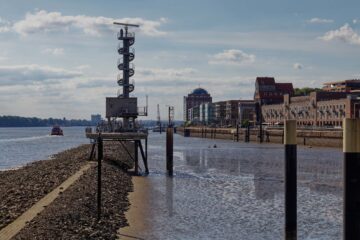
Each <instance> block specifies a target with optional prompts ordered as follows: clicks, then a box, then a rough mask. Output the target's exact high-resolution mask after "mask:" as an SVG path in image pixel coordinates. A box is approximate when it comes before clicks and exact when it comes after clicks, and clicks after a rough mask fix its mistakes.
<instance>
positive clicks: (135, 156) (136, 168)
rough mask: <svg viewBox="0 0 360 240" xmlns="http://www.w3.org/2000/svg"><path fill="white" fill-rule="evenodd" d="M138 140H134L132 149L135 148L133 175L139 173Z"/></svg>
mask: <svg viewBox="0 0 360 240" xmlns="http://www.w3.org/2000/svg"><path fill="white" fill-rule="evenodd" d="M138 145H139V143H138V140H135V141H134V148H135V149H134V150H135V155H134V158H135V175H139V154H138Z"/></svg>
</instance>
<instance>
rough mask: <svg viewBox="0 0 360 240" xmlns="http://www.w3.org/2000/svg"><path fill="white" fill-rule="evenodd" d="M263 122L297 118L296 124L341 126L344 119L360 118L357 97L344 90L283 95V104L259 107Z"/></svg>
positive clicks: (359, 101)
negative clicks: (302, 94) (307, 94)
mask: <svg viewBox="0 0 360 240" xmlns="http://www.w3.org/2000/svg"><path fill="white" fill-rule="evenodd" d="M261 111H262V117H263V120H264V122H266V123H268V124H281V123H283V121H284V120H287V119H296V120H297V124H298V125H299V126H320V127H322V126H342V120H343V118H359V117H360V97H358V95H356V94H347V93H345V92H325V91H322V92H312V93H310V95H309V96H298V97H291V96H289V95H288V94H286V95H285V96H284V103H283V104H269V105H263V106H262V107H261Z"/></svg>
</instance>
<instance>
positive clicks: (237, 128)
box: [236, 123, 239, 142]
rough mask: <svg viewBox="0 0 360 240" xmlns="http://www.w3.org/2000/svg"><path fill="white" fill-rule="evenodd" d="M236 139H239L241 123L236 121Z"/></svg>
mask: <svg viewBox="0 0 360 240" xmlns="http://www.w3.org/2000/svg"><path fill="white" fill-rule="evenodd" d="M236 141H237V142H238V141H239V124H238V123H236Z"/></svg>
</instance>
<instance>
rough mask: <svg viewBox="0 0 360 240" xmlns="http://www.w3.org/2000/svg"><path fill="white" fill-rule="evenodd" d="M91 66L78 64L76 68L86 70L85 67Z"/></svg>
mask: <svg viewBox="0 0 360 240" xmlns="http://www.w3.org/2000/svg"><path fill="white" fill-rule="evenodd" d="M89 68H90V65H87V64H85V65H79V66H76V67H75V69H78V70H85V69H89Z"/></svg>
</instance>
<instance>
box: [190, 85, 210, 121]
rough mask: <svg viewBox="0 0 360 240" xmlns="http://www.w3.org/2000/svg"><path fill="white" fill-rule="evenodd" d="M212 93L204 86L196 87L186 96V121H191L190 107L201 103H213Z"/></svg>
mask: <svg viewBox="0 0 360 240" xmlns="http://www.w3.org/2000/svg"><path fill="white" fill-rule="evenodd" d="M211 102H212V97H211V95H210V94H209V93H208V92H207V91H206V90H205V89H203V88H196V89H194V90H193V91H192V92H191V93H189V94H188V95H187V96H184V121H191V119H192V118H193V117H192V118H190V117H189V109H191V108H193V107H195V106H199V105H200V104H201V103H211Z"/></svg>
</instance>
